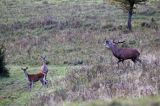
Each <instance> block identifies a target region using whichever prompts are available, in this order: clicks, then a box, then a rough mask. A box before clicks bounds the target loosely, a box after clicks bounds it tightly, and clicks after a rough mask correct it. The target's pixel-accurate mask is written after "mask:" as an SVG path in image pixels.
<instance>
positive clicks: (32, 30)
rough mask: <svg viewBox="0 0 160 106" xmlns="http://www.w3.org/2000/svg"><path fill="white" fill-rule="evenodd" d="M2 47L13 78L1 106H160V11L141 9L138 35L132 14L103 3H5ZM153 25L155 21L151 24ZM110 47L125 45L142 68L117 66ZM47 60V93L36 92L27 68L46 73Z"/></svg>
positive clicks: (3, 85)
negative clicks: (108, 42) (107, 43)
mask: <svg viewBox="0 0 160 106" xmlns="http://www.w3.org/2000/svg"><path fill="white" fill-rule="evenodd" d="M0 13H1V16H0V41H2V42H4V44H5V47H6V63H7V68H8V69H9V72H10V77H9V78H0V105H2V106H8V105H9V106H10V105H12V106H14V105H15V106H24V105H29V106H35V105H37V106H44V105H48V106H53V105H55V106H57V105H60V106H62V105H64V106H106V105H107V106H123V105H125V106H159V105H160V102H159V99H160V97H159V91H160V84H159V75H160V73H159V70H160V61H159V54H160V43H159V41H160V31H159V23H160V11H159V5H158V3H156V2H154V1H150V2H147V5H141V6H137V9H135V10H134V15H133V21H132V24H133V31H132V32H128V30H127V28H126V21H127V13H126V12H125V11H123V10H122V9H121V8H120V7H115V6H113V5H110V4H108V3H103V0H27V1H26V0H1V1H0ZM152 19H154V21H153V20H152ZM104 39H115V40H125V43H124V44H121V45H119V46H120V47H130V48H136V49H137V50H138V51H140V53H141V55H140V59H141V60H142V62H143V64H139V63H137V64H136V65H135V68H134V66H133V63H132V62H131V61H129V60H128V61H125V62H124V64H120V68H117V64H116V62H117V59H116V58H115V57H114V56H113V55H112V53H111V51H110V50H108V49H106V48H105V47H104V45H103V43H104ZM40 55H46V56H47V60H48V62H47V63H48V67H49V73H48V76H47V78H48V80H49V85H48V87H43V88H42V89H39V88H40V87H41V85H40V82H37V83H35V84H34V87H33V89H32V91H31V92H29V91H28V89H27V82H26V80H25V78H24V74H23V72H22V71H21V67H24V66H28V67H29V70H28V73H37V72H38V71H39V69H40V66H41V62H40V59H39V56H40Z"/></svg>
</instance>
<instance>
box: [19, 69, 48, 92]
mask: <svg viewBox="0 0 160 106" xmlns="http://www.w3.org/2000/svg"><path fill="white" fill-rule="evenodd" d="M27 69H28V67H25V68H21V70H22V71H23V72H24V75H25V78H26V80H27V81H28V88H29V90H30V91H31V89H32V87H33V83H34V82H37V81H40V82H41V84H42V86H44V85H46V84H47V81H46V80H45V78H44V77H45V76H44V74H43V73H41V72H39V73H37V74H28V73H27Z"/></svg>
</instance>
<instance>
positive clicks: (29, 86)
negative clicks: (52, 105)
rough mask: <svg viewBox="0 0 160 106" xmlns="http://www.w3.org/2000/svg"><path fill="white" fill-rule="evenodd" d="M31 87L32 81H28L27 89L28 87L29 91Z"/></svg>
mask: <svg viewBox="0 0 160 106" xmlns="http://www.w3.org/2000/svg"><path fill="white" fill-rule="evenodd" d="M32 87H33V82H29V83H28V89H29V91H31V89H32Z"/></svg>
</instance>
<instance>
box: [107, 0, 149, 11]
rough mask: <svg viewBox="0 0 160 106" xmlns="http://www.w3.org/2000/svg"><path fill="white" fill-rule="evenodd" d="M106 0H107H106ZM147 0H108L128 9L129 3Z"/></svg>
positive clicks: (139, 2)
mask: <svg viewBox="0 0 160 106" xmlns="http://www.w3.org/2000/svg"><path fill="white" fill-rule="evenodd" d="M107 1H108V0H107ZM146 1H148V0H109V1H108V2H109V3H111V4H115V5H116V4H118V5H119V4H120V5H121V6H122V7H123V8H125V9H127V10H129V9H130V7H131V5H133V6H134V5H135V4H141V3H144V2H146Z"/></svg>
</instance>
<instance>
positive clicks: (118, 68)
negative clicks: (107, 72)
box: [117, 59, 122, 69]
mask: <svg viewBox="0 0 160 106" xmlns="http://www.w3.org/2000/svg"><path fill="white" fill-rule="evenodd" d="M120 62H122V60H121V59H119V60H118V62H117V64H118V69H119V63H120Z"/></svg>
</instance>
